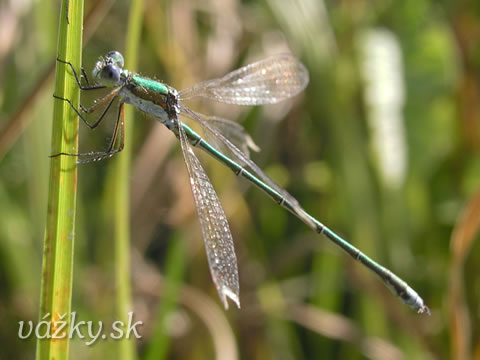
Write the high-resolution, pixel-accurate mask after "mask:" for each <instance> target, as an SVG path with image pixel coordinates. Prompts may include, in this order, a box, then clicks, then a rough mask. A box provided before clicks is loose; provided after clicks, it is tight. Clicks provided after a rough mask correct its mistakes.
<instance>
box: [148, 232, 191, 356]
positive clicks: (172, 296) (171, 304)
mask: <svg viewBox="0 0 480 360" xmlns="http://www.w3.org/2000/svg"><path fill="white" fill-rule="evenodd" d="M185 259H186V254H185V239H182V237H181V236H178V235H177V236H175V237H173V238H172V239H171V242H170V245H169V247H168V252H167V262H166V266H165V279H164V284H165V285H164V287H163V289H164V290H163V294H162V297H161V300H160V302H159V304H158V307H157V315H156V318H155V330H154V332H153V335H152V338H151V339H150V342H149V346H148V348H147V350H146V351H145V356H144V359H145V360H164V359H166V358H167V355H168V349H169V347H170V336H169V334H168V333H167V331H165V323H166V321H165V320H166V318H167V316H168V314H170V313H172V311H174V309H175V307H176V304H177V302H178V301H177V300H178V295H179V292H180V288H181V285H182V279H183V276H184V273H185V267H186V262H185Z"/></svg>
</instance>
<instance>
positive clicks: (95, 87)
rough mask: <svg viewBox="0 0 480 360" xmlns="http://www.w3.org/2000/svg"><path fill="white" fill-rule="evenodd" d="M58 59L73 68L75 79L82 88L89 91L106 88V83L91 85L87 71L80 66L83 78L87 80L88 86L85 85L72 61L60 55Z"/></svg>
mask: <svg viewBox="0 0 480 360" xmlns="http://www.w3.org/2000/svg"><path fill="white" fill-rule="evenodd" d="M57 61H58V62H59V63H61V64H65V65H68V66H70V69H71V70H72V73H73V76H74V77H75V81H76V82H77V85H78V87H79V88H80V90H84V91H88V90H98V89H105V88H106V86H105V85H90V81H89V80H88V75H87V72H86V71H85V69H84V68H83V67H82V68H80V71H81V72H82V76H83V78H84V79H85V81H86V82H87V86H83V85H82V83H81V81H80V78H79V77H78V74H77V71H76V70H75V67H74V66H73V64H72V63H71V62H70V61H65V60H62V59H60V58H58V57H57Z"/></svg>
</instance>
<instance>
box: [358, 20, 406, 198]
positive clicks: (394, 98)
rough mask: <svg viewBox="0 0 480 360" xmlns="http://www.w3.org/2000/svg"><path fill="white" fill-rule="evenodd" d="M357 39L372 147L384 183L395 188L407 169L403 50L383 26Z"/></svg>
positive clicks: (400, 182)
mask: <svg viewBox="0 0 480 360" xmlns="http://www.w3.org/2000/svg"><path fill="white" fill-rule="evenodd" d="M359 40H360V41H359V46H360V55H361V56H360V59H361V64H360V71H361V74H362V77H363V79H364V81H365V92H364V94H365V103H366V104H367V110H368V123H369V125H370V129H371V133H372V140H371V141H372V144H371V145H372V150H373V151H374V154H375V158H376V161H377V166H378V170H379V173H380V177H381V179H382V180H383V182H384V184H385V186H388V187H390V188H393V189H397V188H399V187H401V186H402V184H403V182H404V179H405V175H406V169H407V147H406V141H405V127H404V122H403V121H404V119H403V113H402V111H403V105H404V102H405V86H404V80H403V62H402V50H401V48H400V46H399V44H398V41H397V38H396V37H395V35H394V34H393V33H392V32H390V31H388V30H384V29H373V30H368V31H366V32H364V33H363V34H361V36H360V38H359Z"/></svg>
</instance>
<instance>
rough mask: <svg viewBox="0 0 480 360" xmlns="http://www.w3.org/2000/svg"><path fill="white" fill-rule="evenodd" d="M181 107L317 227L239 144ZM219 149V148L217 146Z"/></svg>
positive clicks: (183, 106)
mask: <svg viewBox="0 0 480 360" xmlns="http://www.w3.org/2000/svg"><path fill="white" fill-rule="evenodd" d="M180 109H181V111H182V114H184V115H186V116H188V117H189V118H191V119H193V120H194V121H196V122H198V123H199V124H200V125H201V126H202V128H203V131H204V133H205V134H208V133H209V135H208V137H209V138H215V139H217V140H216V141H217V142H218V141H219V142H221V143H222V144H223V145H224V146H225V147H226V148H227V149H228V151H229V153H230V154H231V156H232V158H233V159H232V160H234V161H236V162H237V163H238V164H240V165H241V166H244V167H246V168H249V169H250V170H251V171H252V172H253V173H254V174H255V175H256V176H257V177H259V178H260V179H261V180H262V181H264V182H265V183H266V184H267V185H268V186H270V187H271V188H272V189H274V190H275V191H276V192H278V193H279V194H281V195H282V196H283V198H284V199H285V200H288V201H289V202H290V204H292V207H293V212H294V213H295V214H296V215H297V216H298V217H299V218H300V219H302V220H303V221H304V222H306V224H309V225H310V226H312V227H313V228H316V225H315V224H314V222H313V221H312V219H310V218H309V217H308V216H307V215H306V212H305V210H304V209H303V208H302V207H301V206H300V204H299V203H298V201H297V199H295V198H294V197H293V196H292V195H290V194H289V193H288V191H286V190H285V189H283V188H281V187H280V186H279V185H278V184H277V183H275V181H273V180H272V179H271V178H270V177H269V176H268V175H267V174H265V173H264V172H263V171H262V169H260V168H259V167H258V165H257V164H255V163H254V162H253V161H252V160H250V159H249V158H248V156H247V155H245V153H243V152H242V151H241V150H240V149H239V148H238V147H237V146H235V145H234V144H233V143H232V142H231V141H230V140H229V139H227V138H226V137H225V136H223V134H222V133H221V132H219V131H218V130H217V129H215V128H214V127H213V126H211V125H210V124H209V123H208V122H207V121H205V120H204V119H202V117H201V116H200V115H199V114H197V113H196V112H194V111H192V110H190V109H189V108H188V107H186V106H185V105H184V104H182V103H180ZM217 150H218V148H217Z"/></svg>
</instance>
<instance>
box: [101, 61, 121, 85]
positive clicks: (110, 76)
mask: <svg viewBox="0 0 480 360" xmlns="http://www.w3.org/2000/svg"><path fill="white" fill-rule="evenodd" d="M100 77H101V78H102V80H104V81H105V82H109V83H113V84H115V83H118V82H119V81H120V69H119V68H118V67H117V66H114V65H110V64H109V65H106V66H104V68H103V69H102V72H101V74H100Z"/></svg>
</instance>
